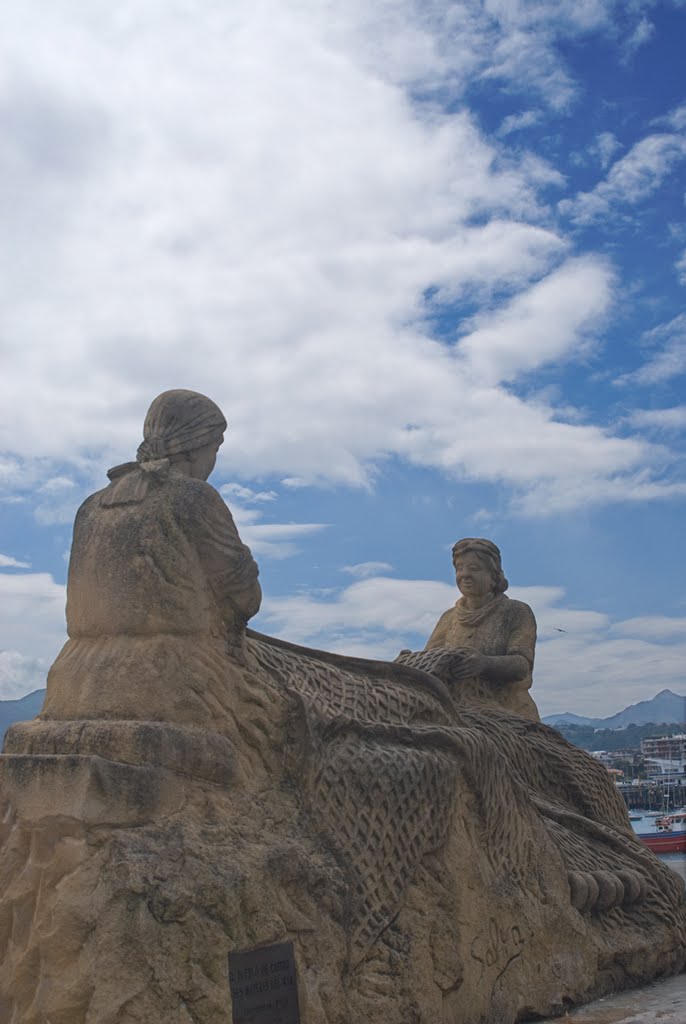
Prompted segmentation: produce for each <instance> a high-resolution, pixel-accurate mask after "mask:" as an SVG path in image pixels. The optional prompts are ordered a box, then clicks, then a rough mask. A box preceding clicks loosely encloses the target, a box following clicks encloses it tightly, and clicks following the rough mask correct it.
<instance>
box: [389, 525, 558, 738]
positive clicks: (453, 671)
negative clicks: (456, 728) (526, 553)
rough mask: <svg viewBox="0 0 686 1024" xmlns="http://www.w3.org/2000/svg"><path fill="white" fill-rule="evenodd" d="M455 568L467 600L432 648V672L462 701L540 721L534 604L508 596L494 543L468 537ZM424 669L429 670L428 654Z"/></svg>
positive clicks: (447, 616)
mask: <svg viewBox="0 0 686 1024" xmlns="http://www.w3.org/2000/svg"><path fill="white" fill-rule="evenodd" d="M453 565H454V566H455V578H456V581H457V586H458V588H459V590H460V593H461V595H462V596H461V597H460V599H459V600H458V601H457V603H456V604H455V605H454V606H453V607H452V608H449V609H448V610H447V611H446V612H444V613H443V615H442V616H441V617H440V619H439V620H438V623H437V624H436V628H435V629H434V631H433V633H432V634H431V636H430V637H429V640H428V642H427V644H426V647H425V649H424V651H425V652H432V655H431V656H430V660H431V662H432V667H431V669H430V671H432V672H433V673H434V674H435V675H438V676H439V678H441V679H442V680H443V681H444V682H445V683H447V684H448V685H449V686H450V689H451V691H452V693H453V695H454V697H455V699H456V700H457V702H458V703H464V702H467V703H475V702H476V703H481V702H484V701H488V702H495V703H496V704H497V705H499V706H500V707H502V708H503V709H504V710H506V711H512V712H515V713H516V714H518V715H522V716H523V717H524V718H528V719H531V720H532V721H534V722H538V721H539V720H540V719H539V715H538V710H537V708H536V705H535V703H534V701H533V700H532V698H531V696H530V695H529V688H530V686H531V673H532V670H533V664H534V649H535V646H536V620H535V618H534V614H533V612H532V611H531V608H529V606H528V604H524V603H523V602H522V601H513V600H511V599H510V598H507V597H506V596H505V591H506V590H507V587H508V582H507V580H506V578H505V574H504V573H503V568H502V563H501V559H500V550H499V549H498V547H497V546H496V545H495V544H494V543H493V542H492V541H490V540H485V539H483V538H481V537H464V538H463V539H462V540H458V541H457V543H456V544H455V545H454V546H453ZM422 653H423V654H424V652H422ZM401 660H406V659H405V658H403V657H402V656H401ZM422 667H424V668H425V669H428V668H429V665H428V663H427V656H426V654H424V657H423V658H422Z"/></svg>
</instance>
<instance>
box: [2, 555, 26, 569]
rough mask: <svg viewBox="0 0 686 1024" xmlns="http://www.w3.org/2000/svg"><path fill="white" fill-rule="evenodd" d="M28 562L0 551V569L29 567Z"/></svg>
mask: <svg viewBox="0 0 686 1024" xmlns="http://www.w3.org/2000/svg"><path fill="white" fill-rule="evenodd" d="M30 568H31V563H30V562H20V561H19V560H18V559H16V558H13V557H12V555H3V554H1V553H0V569H30Z"/></svg>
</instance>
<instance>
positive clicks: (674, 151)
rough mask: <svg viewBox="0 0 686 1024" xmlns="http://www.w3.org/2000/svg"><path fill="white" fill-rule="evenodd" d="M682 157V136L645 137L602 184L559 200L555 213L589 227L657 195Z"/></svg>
mask: <svg viewBox="0 0 686 1024" xmlns="http://www.w3.org/2000/svg"><path fill="white" fill-rule="evenodd" d="M684 157H686V139H684V138H683V136H682V135H677V134H674V133H669V132H664V133H661V134H654V135H648V136H647V137H646V138H644V139H641V140H640V141H639V142H637V143H636V144H635V145H634V146H632V148H631V149H630V150H629V152H628V153H627V154H626V155H625V156H623V157H622V158H621V159H620V160H617V161H616V162H615V163H614V164H613V165H612V167H611V168H610V170H609V172H608V175H607V177H606V178H605V180H604V181H601V182H600V183H599V184H598V185H596V187H595V188H594V189H592V190H591V191H590V192H580V193H579V194H578V195H577V196H576V197H575V198H574V199H563V200H561V202H560V203H559V209H560V211H561V212H562V213H564V214H566V215H568V216H570V217H571V218H572V219H573V220H574V221H575V222H576V223H578V224H590V223H592V222H593V221H594V220H597V219H599V218H602V217H606V216H608V215H609V214H610V213H614V212H617V211H621V209H622V207H625V206H631V205H635V204H636V203H637V202H638V201H639V200H641V199H645V198H646V197H647V196H649V195H651V194H652V193H653V192H655V191H657V189H658V188H659V187H660V185H661V184H662V182H663V180H664V179H665V178H666V177H667V175H668V174H669V173H670V172H671V171H672V169H673V168H674V166H675V165H676V164H677V163H679V162H680V161H681V160H683V159H684Z"/></svg>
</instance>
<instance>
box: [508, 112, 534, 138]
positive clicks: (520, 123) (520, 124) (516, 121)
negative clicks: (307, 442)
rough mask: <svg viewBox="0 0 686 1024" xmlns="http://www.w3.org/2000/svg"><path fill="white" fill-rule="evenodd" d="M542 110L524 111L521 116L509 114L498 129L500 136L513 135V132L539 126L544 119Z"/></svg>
mask: <svg viewBox="0 0 686 1024" xmlns="http://www.w3.org/2000/svg"><path fill="white" fill-rule="evenodd" d="M542 116H543V115H542V113H541V111H540V110H523V111H522V112H521V113H520V114H508V116H507V117H504V118H503V121H502V124H501V125H500V128H499V129H498V135H501V136H505V135H511V134H512V132H520V131H523V129H525V128H531V127H532V126H533V125H535V124H538V123H539V121H540V120H541V118H542Z"/></svg>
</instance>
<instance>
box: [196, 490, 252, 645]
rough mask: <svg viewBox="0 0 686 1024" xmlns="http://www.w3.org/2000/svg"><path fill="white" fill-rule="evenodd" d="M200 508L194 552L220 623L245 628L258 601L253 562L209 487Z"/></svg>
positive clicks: (214, 493)
mask: <svg viewBox="0 0 686 1024" xmlns="http://www.w3.org/2000/svg"><path fill="white" fill-rule="evenodd" d="M203 505H204V508H203V515H202V517H201V519H200V522H199V526H198V541H197V550H198V553H199V555H200V560H201V562H202V564H203V568H204V570H205V573H206V577H207V581H208V583H209V586H210V589H211V591H212V593H213V595H214V599H215V601H216V603H217V606H218V608H219V610H220V612H221V615H222V618H223V619H224V621H225V622H226V623H227V624H232V623H236V624H240V625H245V623H246V622H247V621H248V619H250V618H252V616H253V615H255V614H256V613H257V611H258V610H259V607H260V602H261V600H262V590H261V588H260V584H259V582H258V578H257V577H258V575H259V569H258V567H257V562H256V561H255V559H254V558H253V557H252V554H251V552H250V548H249V547H247V545H245V544H243V543H242V541H241V539H240V537H239V535H238V530H237V529H236V525H235V523H234V521H233V516H232V515H231V512H230V511H229V509H228V507H227V505H226V504H225V502H224V501H223V500H222V498H221V497H220V496H219V494H218V493H217V492H216V491H215V490H214V488H212V487H209V485H208V488H207V500H206V501H204V502H203Z"/></svg>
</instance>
